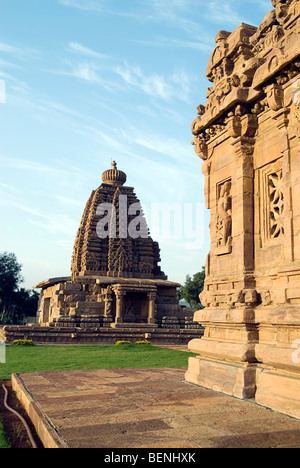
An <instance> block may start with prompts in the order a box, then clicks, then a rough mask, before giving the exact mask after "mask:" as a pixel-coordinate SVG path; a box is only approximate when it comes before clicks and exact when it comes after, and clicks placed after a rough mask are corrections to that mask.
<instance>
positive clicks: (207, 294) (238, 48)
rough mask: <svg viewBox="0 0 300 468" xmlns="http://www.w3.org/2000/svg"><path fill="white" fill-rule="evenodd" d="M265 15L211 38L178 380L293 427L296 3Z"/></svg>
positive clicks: (299, 280)
mask: <svg viewBox="0 0 300 468" xmlns="http://www.w3.org/2000/svg"><path fill="white" fill-rule="evenodd" d="M272 4H273V6H274V9H273V10H271V11H270V12H269V13H268V14H267V15H266V17H265V18H264V20H263V22H262V23H261V25H260V26H259V27H258V28H255V27H253V26H249V25H246V24H243V23H242V24H241V25H240V26H239V27H238V28H237V29H236V30H235V31H234V32H233V33H230V32H226V31H221V32H220V33H218V35H217V37H216V43H217V45H216V48H215V50H214V51H213V53H212V56H211V59H210V61H209V64H208V68H207V72H206V75H207V77H208V79H209V80H210V81H211V82H212V87H210V88H209V89H208V93H207V102H206V104H205V105H199V106H198V108H197V110H198V117H196V119H195V120H194V122H193V124H192V133H193V134H194V140H193V142H192V143H193V145H194V147H195V151H196V153H197V155H198V156H199V157H200V158H201V159H202V160H203V167H202V172H203V174H204V175H205V200H206V206H207V208H208V209H210V212H211V223H210V230H211V249H210V253H209V255H208V258H207V265H206V271H207V277H206V282H205V288H204V291H203V293H202V294H201V302H202V304H203V305H204V306H205V309H204V310H203V311H199V312H197V313H196V314H195V320H197V321H198V322H200V323H202V324H203V325H204V326H205V327H206V329H205V333H204V337H203V338H202V339H199V340H197V339H196V340H193V341H192V342H191V343H190V349H192V350H193V351H194V352H196V353H198V354H199V356H198V357H197V358H193V359H191V360H190V364H189V370H188V372H187V376H186V378H187V380H189V381H192V382H194V383H197V384H200V385H204V386H207V387H209V388H214V389H216V390H220V391H223V392H225V393H229V394H231V395H235V396H237V397H239V398H249V397H250V398H255V399H256V401H258V402H259V403H261V404H265V405H267V406H270V407H272V408H274V409H277V410H279V411H282V412H286V413H288V414H291V415H294V416H297V417H300V402H299V397H298V396H297V395H299V394H300V393H299V392H300V366H299V364H300V359H295V349H296V352H297V346H299V343H300V341H297V340H300V315H299V305H300V204H299V203H298V200H299V195H300V163H299V161H300V159H299V156H300V154H299V153H300V150H299V136H300V125H299V102H300V99H299V88H300V50H299V33H300V3H299V1H296V0H286V1H284V0H282V1H280V0H273V1H272ZM299 354H300V351H299ZM287 389H289V390H287Z"/></svg>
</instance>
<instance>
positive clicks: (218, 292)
mask: <svg viewBox="0 0 300 468" xmlns="http://www.w3.org/2000/svg"><path fill="white" fill-rule="evenodd" d="M256 128H257V118H256V116H255V115H248V114H247V115H244V116H242V117H237V116H234V117H232V118H230V119H228V124H227V141H226V146H225V148H226V147H227V148H230V146H231V148H233V150H234V152H233V153H234V158H233V159H232V158H231V159H230V160H229V161H231V165H232V169H231V170H227V169H224V170H223V169H222V170H220V171H219V174H217V175H215V177H214V179H213V180H214V185H213V184H212V180H210V181H209V183H208V184H207V183H206V186H207V185H208V186H209V187H210V198H211V199H212V201H211V203H210V209H211V229H213V227H215V231H213V232H212V249H211V255H210V260H211V261H212V262H213V267H212V271H211V268H209V274H208V275H207V279H206V288H205V291H204V292H203V294H202V295H201V302H202V304H203V305H204V306H205V307H206V308H205V309H204V311H198V312H196V314H195V321H198V322H200V323H201V324H202V325H204V326H206V329H205V333H204V337H203V338H202V339H196V340H192V341H191V342H190V344H189V348H190V350H192V351H193V352H195V353H199V356H198V357H196V358H191V359H190V362H189V369H188V372H187V374H186V380H188V381H190V382H193V383H197V384H199V385H203V386H205V387H207V388H212V389H216V390H219V391H222V392H224V393H228V394H230V395H233V396H236V397H238V398H252V397H253V396H254V394H255V372H256V371H255V368H254V367H253V363H254V362H255V342H256V340H257V333H258V332H257V327H256V324H255V322H254V309H253V306H254V305H255V303H256V300H257V293H256V290H255V281H254V276H253V269H254V255H253V251H254V248H253V245H254V232H253V229H254V223H253V220H254V215H253V190H254V178H253V177H254V171H253V151H254V144H255V139H254V136H255V132H256ZM212 144H213V141H212ZM229 145H230V146H229ZM231 151H232V150H231ZM222 157H223V156H222V155H221V154H216V158H218V159H216V160H214V157H212V158H211V165H212V168H213V167H215V166H216V165H220V166H221V163H220V159H221V158H222ZM204 164H205V165H206V166H207V162H205V163H204ZM225 168H226V166H225ZM203 173H204V174H205V175H206V178H208V177H209V178H210V179H211V173H210V172H208V171H206V170H203ZM214 194H215V195H214ZM208 196H209V195H208V194H206V199H207V198H208ZM215 196H216V197H217V199H215V198H214V197H215ZM226 265H230V266H231V268H232V270H233V272H232V273H229V272H228V271H227V272H226V269H227V267H226ZM223 271H224V273H223ZM219 272H220V273H219Z"/></svg>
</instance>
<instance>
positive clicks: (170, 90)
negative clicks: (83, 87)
mask: <svg viewBox="0 0 300 468" xmlns="http://www.w3.org/2000/svg"><path fill="white" fill-rule="evenodd" d="M115 71H116V73H117V74H118V75H120V76H121V77H122V78H123V80H124V81H125V82H126V83H127V84H129V85H130V86H131V87H132V88H135V89H137V90H138V91H141V92H143V93H145V94H147V95H150V96H155V97H160V98H162V99H164V100H169V99H171V98H172V97H176V98H177V99H181V100H186V99H187V95H188V93H189V90H190V84H191V77H190V76H189V75H187V74H186V73H185V71H184V70H182V69H181V70H177V71H175V72H174V73H173V75H171V76H170V77H169V78H166V77H164V76H162V75H159V74H157V73H152V74H151V75H146V74H145V73H144V72H143V71H142V70H141V68H140V67H139V66H130V65H128V64H127V63H126V62H125V64H124V65H123V66H118V67H116V68H115Z"/></svg>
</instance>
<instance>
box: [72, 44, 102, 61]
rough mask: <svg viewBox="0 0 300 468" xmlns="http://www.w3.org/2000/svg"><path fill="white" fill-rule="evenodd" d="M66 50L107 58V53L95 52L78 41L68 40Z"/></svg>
mask: <svg viewBox="0 0 300 468" xmlns="http://www.w3.org/2000/svg"><path fill="white" fill-rule="evenodd" d="M67 50H68V52H73V53H77V54H81V55H85V56H87V57H91V58H107V55H104V54H100V53H99V52H96V51H95V50H92V49H90V48H89V47H85V46H84V45H82V44H80V43H78V42H70V43H69V45H68V48H67Z"/></svg>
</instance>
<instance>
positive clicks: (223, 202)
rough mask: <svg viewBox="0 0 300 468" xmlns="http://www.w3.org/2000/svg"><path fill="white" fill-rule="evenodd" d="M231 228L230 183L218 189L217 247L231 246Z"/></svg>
mask: <svg viewBox="0 0 300 468" xmlns="http://www.w3.org/2000/svg"><path fill="white" fill-rule="evenodd" d="M231 227H232V212H231V182H225V183H224V184H223V185H222V187H221V189H220V197H219V200H218V220H217V233H218V245H219V246H225V245H230V244H231V240H232V238H231Z"/></svg>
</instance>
